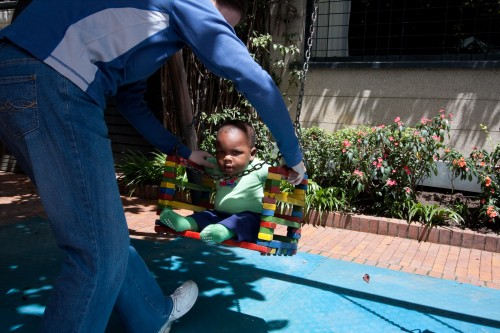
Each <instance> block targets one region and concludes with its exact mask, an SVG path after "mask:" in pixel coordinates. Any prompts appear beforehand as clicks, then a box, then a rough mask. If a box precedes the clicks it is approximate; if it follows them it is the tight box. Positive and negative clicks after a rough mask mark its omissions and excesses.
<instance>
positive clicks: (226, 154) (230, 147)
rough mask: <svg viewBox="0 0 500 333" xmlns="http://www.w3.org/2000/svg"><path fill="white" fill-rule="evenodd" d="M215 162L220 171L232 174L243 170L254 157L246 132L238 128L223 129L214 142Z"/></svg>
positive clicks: (253, 149)
mask: <svg viewBox="0 0 500 333" xmlns="http://www.w3.org/2000/svg"><path fill="white" fill-rule="evenodd" d="M215 147H216V153H215V157H216V158H217V164H218V166H219V168H220V169H221V171H222V172H224V173H225V174H227V175H234V174H237V173H240V172H243V171H244V170H245V169H246V168H247V166H248V164H250V162H251V161H252V160H253V159H254V156H255V151H256V149H255V148H251V147H250V144H249V142H248V138H247V136H246V134H245V133H244V132H243V131H241V130H240V129H238V128H233V127H231V128H227V129H223V130H222V131H221V132H220V133H219V134H218V135H217V141H216V143H215Z"/></svg>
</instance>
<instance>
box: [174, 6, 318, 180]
mask: <svg viewBox="0 0 500 333" xmlns="http://www.w3.org/2000/svg"><path fill="white" fill-rule="evenodd" d="M318 3H319V0H314V6H313V12H312V14H311V25H310V26H309V37H308V38H307V49H306V51H305V53H304V58H305V61H304V64H303V68H302V74H301V76H300V89H299V96H298V99H297V110H296V112H295V121H294V122H293V126H294V129H295V135H297V138H298V140H299V144H300V139H301V133H300V113H301V110H302V102H303V99H304V90H305V83H306V76H307V72H308V70H309V60H310V58H311V50H312V45H313V38H314V33H315V28H316V19H317V17H318ZM209 76H210V73H209V72H208V71H207V74H206V76H205V77H204V78H203V82H202V91H203V92H205V91H206V88H207V82H208V78H209ZM205 97H206V92H205V93H204V94H203V96H202V99H201V101H200V102H199V104H198V110H197V114H196V115H195V117H193V121H192V123H191V125H190V126H194V125H195V122H196V121H199V118H200V116H201V106H202V105H204V100H205ZM281 156H282V155H281V153H280V152H278V154H277V156H276V158H273V159H271V158H266V159H264V161H262V162H260V163H257V164H255V165H254V166H253V167H251V168H250V169H247V170H245V171H243V172H240V173H237V174H235V175H232V176H229V175H213V174H210V173H208V172H206V171H204V170H200V169H199V168H196V167H193V166H192V165H190V163H183V165H185V166H186V167H189V168H190V169H193V170H195V171H196V172H198V173H202V174H204V175H206V176H209V177H211V178H213V179H215V180H222V179H224V180H228V179H231V178H234V177H243V176H246V175H248V174H250V173H252V172H253V171H256V170H259V169H262V168H263V166H264V165H265V164H270V165H274V164H278V163H279V161H280V159H281Z"/></svg>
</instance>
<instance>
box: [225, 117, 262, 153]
mask: <svg viewBox="0 0 500 333" xmlns="http://www.w3.org/2000/svg"><path fill="white" fill-rule="evenodd" d="M231 127H232V128H237V129H239V130H240V131H242V132H243V133H245V134H246V136H247V139H248V143H249V144H250V148H255V140H256V139H255V130H254V129H253V126H252V124H250V123H249V122H247V121H244V120H239V119H232V120H228V121H226V122H225V123H223V124H222V125H221V127H219V131H218V132H217V133H220V132H221V131H222V130H223V129H224V128H231Z"/></svg>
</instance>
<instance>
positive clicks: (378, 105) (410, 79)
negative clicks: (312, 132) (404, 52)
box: [301, 69, 500, 154]
mask: <svg viewBox="0 0 500 333" xmlns="http://www.w3.org/2000/svg"><path fill="white" fill-rule="evenodd" d="M442 108H443V109H445V110H446V112H447V113H452V114H453V115H454V118H453V121H452V123H451V132H450V141H449V143H450V144H451V145H452V146H454V147H455V148H456V149H458V150H460V151H461V152H463V153H465V154H468V153H469V152H470V150H471V148H472V146H477V147H480V148H483V147H484V148H488V149H489V150H491V146H490V143H489V142H488V139H487V137H488V135H487V134H486V133H485V132H484V131H482V130H481V128H480V124H484V125H486V126H487V127H488V129H489V135H490V136H491V139H492V141H493V143H500V69H310V70H309V74H308V77H307V81H306V89H305V94H304V104H303V109H302V115H301V123H302V125H303V126H304V127H310V126H319V127H322V128H325V129H328V130H332V131H333V130H336V129H339V128H343V127H344V126H356V125H362V124H363V125H380V124H388V123H392V122H393V121H394V118H396V117H397V116H399V117H401V121H403V122H405V123H406V124H408V125H410V126H411V125H414V124H416V123H418V122H419V121H420V119H421V118H422V117H426V118H430V117H432V116H435V115H437V114H438V112H439V110H440V109H442Z"/></svg>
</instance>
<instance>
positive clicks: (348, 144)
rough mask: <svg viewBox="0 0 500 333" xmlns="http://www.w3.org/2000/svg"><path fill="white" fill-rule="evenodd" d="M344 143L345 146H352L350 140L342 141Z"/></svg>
mask: <svg viewBox="0 0 500 333" xmlns="http://www.w3.org/2000/svg"><path fill="white" fill-rule="evenodd" d="M342 144H343V145H344V147H350V146H351V143H350V142H349V140H344V141H342Z"/></svg>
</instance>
